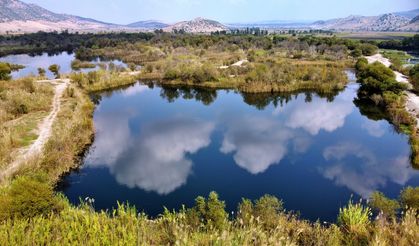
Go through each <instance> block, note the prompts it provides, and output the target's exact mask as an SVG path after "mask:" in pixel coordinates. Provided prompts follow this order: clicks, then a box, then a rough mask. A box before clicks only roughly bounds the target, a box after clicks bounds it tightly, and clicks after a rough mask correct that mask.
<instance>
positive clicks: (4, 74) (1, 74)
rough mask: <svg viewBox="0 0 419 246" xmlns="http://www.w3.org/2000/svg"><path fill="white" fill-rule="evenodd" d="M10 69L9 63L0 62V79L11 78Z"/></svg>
mask: <svg viewBox="0 0 419 246" xmlns="http://www.w3.org/2000/svg"><path fill="white" fill-rule="evenodd" d="M11 72H12V69H11V68H10V66H9V64H7V63H3V62H0V80H9V79H11V76H10V73H11Z"/></svg>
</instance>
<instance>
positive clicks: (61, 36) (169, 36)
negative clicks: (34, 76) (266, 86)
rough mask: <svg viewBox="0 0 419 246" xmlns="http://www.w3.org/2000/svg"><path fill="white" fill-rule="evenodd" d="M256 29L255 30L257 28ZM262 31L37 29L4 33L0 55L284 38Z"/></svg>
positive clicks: (330, 41) (261, 43) (260, 43)
mask: <svg viewBox="0 0 419 246" xmlns="http://www.w3.org/2000/svg"><path fill="white" fill-rule="evenodd" d="M257 30H259V31H257ZM259 32H260V33H261V34H266V33H262V30H260V29H249V30H248V32H247V31H246V32H245V33H240V35H236V34H224V33H220V34H219V35H193V34H186V33H177V34H175V33H162V32H155V33H98V34H92V33H86V34H79V33H69V32H66V31H64V32H62V33H57V32H51V33H46V32H38V33H32V34H24V35H8V36H0V56H5V55H9V54H22V53H28V54H39V53H42V52H48V53H56V52H61V51H69V52H73V51H75V50H77V49H79V48H81V47H84V48H87V49H89V48H91V49H98V48H105V47H115V46H117V45H121V44H124V43H125V44H127V43H131V44H133V43H136V42H143V43H146V44H150V45H158V46H161V47H164V46H171V47H175V48H176V47H185V46H189V47H196V48H208V47H210V46H214V45H215V44H219V45H236V46H238V47H239V48H241V49H249V48H250V47H256V48H262V49H270V48H272V47H275V46H276V45H278V43H279V42H280V41H284V40H286V39H287V37H284V36H281V35H277V34H271V35H254V34H257V33H259ZM297 40H300V41H302V42H304V41H307V42H308V44H309V45H310V44H311V42H316V44H325V45H329V46H332V45H345V46H346V47H347V48H348V49H350V50H354V49H356V48H359V45H361V43H362V42H361V41H355V40H348V39H340V38H336V37H316V36H314V35H304V36H299V37H298V38H297Z"/></svg>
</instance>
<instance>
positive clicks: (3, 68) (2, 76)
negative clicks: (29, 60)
mask: <svg viewBox="0 0 419 246" xmlns="http://www.w3.org/2000/svg"><path fill="white" fill-rule="evenodd" d="M22 68H25V66H22V65H18V64H10V63H5V62H0V80H10V79H11V78H12V77H11V76H10V74H11V73H12V71H18V70H20V69H22Z"/></svg>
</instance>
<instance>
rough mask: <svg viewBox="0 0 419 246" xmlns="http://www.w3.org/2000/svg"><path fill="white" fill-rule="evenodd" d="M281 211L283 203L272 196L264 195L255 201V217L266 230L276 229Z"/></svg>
mask: <svg viewBox="0 0 419 246" xmlns="http://www.w3.org/2000/svg"><path fill="white" fill-rule="evenodd" d="M281 211H283V203H282V201H280V200H279V199H278V198H276V197H274V196H271V195H264V196H263V197H261V198H259V199H258V200H256V201H255V207H254V213H255V216H256V217H259V219H260V221H261V222H262V223H263V224H264V225H265V227H266V228H270V229H273V228H275V227H276V225H277V221H278V219H279V214H280V212H281Z"/></svg>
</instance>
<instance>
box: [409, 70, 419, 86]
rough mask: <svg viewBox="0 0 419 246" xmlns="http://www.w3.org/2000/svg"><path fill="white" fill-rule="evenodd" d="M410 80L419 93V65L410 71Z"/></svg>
mask: <svg viewBox="0 0 419 246" xmlns="http://www.w3.org/2000/svg"><path fill="white" fill-rule="evenodd" d="M409 79H410V82H411V83H412V85H413V87H414V89H415V91H416V92H419V64H416V65H415V66H413V67H412V68H411V69H410V70H409Z"/></svg>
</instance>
